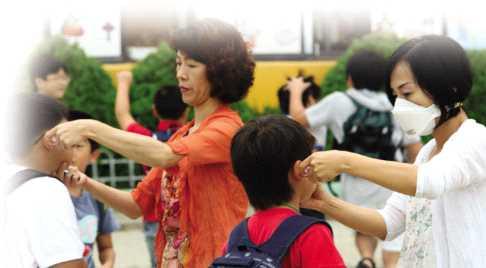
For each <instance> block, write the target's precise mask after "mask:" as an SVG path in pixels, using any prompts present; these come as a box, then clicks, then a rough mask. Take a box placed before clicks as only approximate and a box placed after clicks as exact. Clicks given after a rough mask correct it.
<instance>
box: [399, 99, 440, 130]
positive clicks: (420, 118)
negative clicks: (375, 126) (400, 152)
mask: <svg viewBox="0 0 486 268" xmlns="http://www.w3.org/2000/svg"><path fill="white" fill-rule="evenodd" d="M392 113H393V116H394V117H395V119H396V120H397V121H398V123H399V124H400V127H401V128H402V129H403V131H405V133H407V134H408V135H419V136H427V135H430V134H432V131H433V130H434V128H435V126H436V122H435V119H436V118H437V117H439V116H440V115H441V112H440V109H439V107H437V105H435V104H432V105H430V106H429V107H423V106H420V105H418V104H415V103H413V102H410V101H408V100H405V99H403V98H397V99H396V101H395V106H394V107H393V110H392Z"/></svg>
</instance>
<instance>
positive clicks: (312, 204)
mask: <svg viewBox="0 0 486 268" xmlns="http://www.w3.org/2000/svg"><path fill="white" fill-rule="evenodd" d="M316 184H317V185H316V189H315V190H314V193H312V196H311V198H310V199H308V200H304V201H302V203H300V207H301V208H307V209H312V210H317V211H319V212H322V213H324V212H323V209H322V207H323V204H324V203H326V202H327V201H328V200H329V199H330V198H331V197H330V196H329V194H328V193H326V191H325V190H324V189H322V185H321V184H320V183H316ZM324 214H325V213H324Z"/></svg>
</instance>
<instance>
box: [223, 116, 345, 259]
mask: <svg viewBox="0 0 486 268" xmlns="http://www.w3.org/2000/svg"><path fill="white" fill-rule="evenodd" d="M314 143H315V139H314V137H313V136H312V135H311V134H310V133H309V132H308V131H307V130H305V129H304V128H303V127H302V126H301V125H299V124H298V123H297V122H295V121H293V120H292V119H289V118H287V117H286V116H266V117H261V118H258V119H256V120H252V121H250V122H248V123H247V124H246V125H245V126H244V127H243V128H241V129H240V130H239V131H238V132H237V134H236V135H235V136H234V138H233V140H232V144H231V159H232V163H233V168H234V172H235V174H236V176H237V177H238V179H239V180H240V181H241V182H242V184H243V186H244V187H245V191H246V193H247V195H248V197H249V199H250V203H251V205H252V206H253V207H254V208H255V210H256V213H255V214H254V215H253V216H251V217H250V218H249V219H248V225H247V228H248V237H249V239H250V240H251V242H252V243H253V244H255V245H257V246H260V245H262V244H263V243H265V242H267V241H268V240H269V238H270V237H271V236H272V234H273V233H274V231H275V230H276V229H277V228H278V227H279V225H280V224H281V223H282V222H284V220H286V219H287V218H289V217H291V216H295V215H298V214H299V207H300V204H301V203H302V202H303V201H306V200H309V199H310V197H311V196H312V194H313V192H314V191H315V190H316V188H317V187H318V184H317V183H316V182H315V181H313V180H312V179H311V178H310V177H309V176H307V177H306V176H304V171H302V170H300V169H299V163H300V162H301V161H302V160H303V159H305V158H306V157H307V156H308V155H310V154H311V153H312V148H313V146H314ZM229 250H230V249H229ZM229 250H228V251H229ZM225 253H227V250H226V249H225ZM282 267H345V266H344V263H343V260H342V258H341V255H340V254H339V252H338V251H337V249H336V247H335V246H334V242H333V237H332V231H331V230H330V228H329V227H328V226H327V225H325V224H313V225H311V226H310V227H308V228H307V229H306V230H305V231H303V232H302V233H300V235H299V236H298V237H297V238H296V239H295V240H294V242H293V243H292V245H291V246H290V248H289V249H288V251H287V253H286V255H285V256H284V258H283V259H282Z"/></svg>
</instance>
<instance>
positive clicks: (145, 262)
mask: <svg viewBox="0 0 486 268" xmlns="http://www.w3.org/2000/svg"><path fill="white" fill-rule="evenodd" d="M116 216H117V218H118V219H119V222H120V223H121V225H122V229H121V230H120V231H118V232H116V233H114V234H113V242H114V246H115V250H116V254H117V260H116V265H115V267H120V268H147V267H150V262H149V257H148V253H147V249H146V246H145V241H144V238H143V233H142V224H141V221H140V220H136V221H134V220H130V219H128V218H126V217H124V216H123V215H121V214H118V213H116ZM330 223H331V225H332V227H333V230H334V235H335V237H334V240H335V243H336V246H337V248H338V250H339V251H340V253H341V255H342V256H343V259H344V260H345V262H346V265H347V266H348V267H355V265H356V263H357V262H358V260H359V255H358V252H357V250H356V248H355V246H354V238H353V232H352V231H351V230H350V229H348V228H346V227H345V226H343V225H341V224H340V223H338V222H336V221H332V220H331V221H330ZM95 252H96V250H95ZM95 258H96V260H97V256H96V257H95ZM375 259H376V260H381V254H380V252H379V251H377V255H376V256H375ZM380 262H381V261H379V263H380ZM379 267H382V266H381V263H380V265H379Z"/></svg>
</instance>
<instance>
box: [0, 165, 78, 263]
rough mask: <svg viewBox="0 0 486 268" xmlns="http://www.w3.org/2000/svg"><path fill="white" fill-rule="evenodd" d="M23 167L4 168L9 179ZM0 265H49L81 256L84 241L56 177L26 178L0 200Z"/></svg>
mask: <svg viewBox="0 0 486 268" xmlns="http://www.w3.org/2000/svg"><path fill="white" fill-rule="evenodd" d="M22 169H23V168H19V167H15V168H13V169H12V170H11V171H15V172H7V173H9V175H10V176H8V177H5V178H4V180H7V179H10V178H11V177H12V175H13V174H15V173H16V172H18V171H20V170H22ZM2 202H3V204H2V206H3V209H4V213H5V214H4V217H3V218H2V222H1V223H2V226H1V227H2V238H1V239H0V240H1V244H2V247H3V248H0V250H2V254H3V255H4V256H2V259H0V267H19V268H21V267H22V268H23V267H26V268H30V267H50V266H53V265H55V264H58V263H61V262H66V261H71V260H76V259H81V258H82V254H83V249H84V246H83V243H82V242H81V239H80V233H79V230H78V225H77V222H76V214H75V211H74V207H73V204H72V202H71V197H70V195H69V192H68V190H67V189H66V187H65V186H64V185H63V184H62V183H61V182H60V181H58V180H56V179H53V178H48V177H42V178H35V179H32V180H29V181H27V182H25V183H24V184H23V185H21V186H19V187H18V188H17V189H16V190H14V191H13V192H12V193H10V194H9V195H8V196H5V198H4V199H3V200H2Z"/></svg>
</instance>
